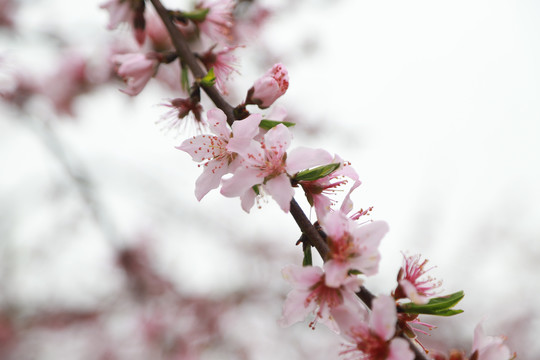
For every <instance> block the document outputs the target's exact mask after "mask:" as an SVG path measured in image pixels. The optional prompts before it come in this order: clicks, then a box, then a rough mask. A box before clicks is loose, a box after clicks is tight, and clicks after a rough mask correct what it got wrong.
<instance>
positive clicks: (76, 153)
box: [0, 0, 540, 360]
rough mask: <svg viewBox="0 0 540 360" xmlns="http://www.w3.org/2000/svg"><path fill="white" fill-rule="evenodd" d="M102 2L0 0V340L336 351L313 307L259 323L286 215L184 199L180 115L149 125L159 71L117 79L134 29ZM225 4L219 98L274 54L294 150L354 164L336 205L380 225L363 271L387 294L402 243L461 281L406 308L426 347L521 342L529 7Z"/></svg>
mask: <svg viewBox="0 0 540 360" xmlns="http://www.w3.org/2000/svg"><path fill="white" fill-rule="evenodd" d="M164 3H165V4H166V5H168V6H170V7H171V8H178V9H183V8H186V7H187V8H189V7H191V6H192V3H191V2H188V1H172V0H171V1H165V2H164ZM99 5H100V2H99V1H84V2H75V1H66V0H49V1H43V0H24V1H23V0H21V1H15V0H12V1H8V0H0V92H1V93H2V94H3V98H0V100H1V101H0V358H2V359H4V358H5V359H63V358H75V359H128V358H129V359H306V358H310V359H328V358H337V353H338V352H339V349H340V347H339V346H340V345H339V344H340V339H339V338H338V337H337V336H336V335H334V334H333V333H332V332H330V331H328V330H327V329H326V328H325V327H324V326H318V327H317V329H316V331H311V330H310V329H309V328H308V327H307V324H306V323H303V324H297V325H294V326H292V327H291V328H287V329H281V328H280V327H279V326H278V325H277V323H276V321H277V319H278V318H279V316H280V313H281V306H282V302H283V299H284V298H285V295H286V293H287V292H288V290H289V287H288V285H287V283H285V282H284V281H283V280H282V278H281V273H280V271H281V268H283V267H284V266H285V265H287V264H289V263H300V262H301V257H302V256H301V249H300V248H299V247H295V246H294V244H295V242H296V240H297V239H298V237H299V235H300V234H299V230H298V228H297V227H296V225H295V223H294V221H293V219H292V217H291V216H290V215H287V214H284V213H282V212H281V211H280V210H279V208H278V207H277V205H276V204H274V203H273V202H272V201H271V200H269V201H268V202H267V203H263V204H262V209H254V210H253V211H252V213H251V214H246V213H244V212H243V211H242V210H241V208H240V202H239V200H238V199H228V198H223V197H221V196H220V195H219V192H217V191H214V192H212V193H210V194H209V195H208V196H206V197H205V198H204V199H203V200H202V201H201V202H200V203H199V202H197V201H196V199H195V197H194V194H193V191H194V182H195V179H196V178H197V177H198V175H199V171H200V169H199V168H198V167H197V166H196V164H195V163H193V162H192V161H191V159H190V157H189V156H188V155H187V154H185V153H183V152H180V151H178V150H176V149H175V148H174V146H176V145H179V144H180V143H181V141H182V140H183V137H185V136H187V135H193V134H194V131H195V130H194V129H193V128H189V126H187V129H183V132H179V131H178V129H172V130H171V131H166V128H167V119H164V120H163V116H164V114H165V113H166V112H167V110H168V109H167V108H166V107H164V106H162V105H160V104H163V103H164V102H165V101H166V99H171V98H174V97H179V96H182V94H181V92H180V90H178V89H177V84H176V83H175V81H174V80H173V81H171V79H175V78H174V73H163V74H158V77H157V79H155V80H152V81H151V82H150V83H149V85H148V86H147V87H146V88H145V89H144V91H143V92H142V93H141V94H140V95H138V96H137V97H133V98H132V97H129V96H127V95H126V94H123V93H121V92H120V91H118V89H121V88H124V87H125V85H124V84H123V83H122V81H121V80H120V79H117V78H115V76H114V71H113V69H112V66H111V63H110V56H111V54H113V53H121V52H127V51H130V49H133V48H134V47H135V46H136V45H135V42H134V40H133V39H132V37H133V36H132V34H131V30H130V29H128V28H127V27H126V28H120V29H118V30H115V31H112V32H111V31H107V29H106V25H107V23H108V14H107V12H106V11H105V10H103V9H100V8H99ZM149 7H150V6H149ZM237 15H238V16H239V20H238V24H237V36H238V39H237V41H238V43H240V44H243V45H245V47H243V48H239V49H237V55H238V58H239V64H238V71H239V73H238V74H235V75H233V77H232V78H231V81H230V86H229V89H230V93H229V95H228V100H229V101H230V102H231V103H232V104H238V103H240V102H241V101H242V100H243V99H244V96H245V92H246V90H247V89H248V88H249V87H250V86H251V84H252V83H253V81H254V80H255V79H257V78H258V77H259V76H260V75H261V74H262V73H263V72H264V71H266V69H267V68H269V67H270V66H271V65H272V64H274V63H275V62H282V63H283V64H285V66H286V67H287V68H288V70H289V76H290V87H289V90H288V92H287V94H286V95H285V96H284V97H282V98H281V99H279V100H278V104H279V105H282V106H284V107H285V108H286V109H287V111H288V113H289V118H288V120H290V121H294V122H296V123H297V126H296V127H295V128H294V136H295V139H294V141H293V147H295V146H312V147H322V148H325V149H327V150H328V151H330V152H334V153H337V154H339V155H340V156H341V157H343V158H344V159H347V160H349V161H350V162H352V164H353V166H354V167H355V169H356V170H357V172H358V173H359V174H360V178H361V180H362V182H363V184H362V186H361V187H360V188H359V189H358V190H357V191H356V194H354V197H353V200H354V201H355V205H356V206H357V207H363V208H366V207H368V206H373V207H374V209H373V211H372V214H371V217H372V218H373V219H382V220H386V221H387V222H388V223H389V224H390V228H391V231H390V233H389V234H388V235H387V236H386V237H385V239H384V240H383V242H382V246H381V253H382V261H381V266H380V274H378V275H377V276H375V277H373V278H370V279H368V281H367V287H368V288H369V289H370V290H371V291H372V292H374V293H375V294H383V293H388V292H389V291H391V290H392V289H393V288H394V287H395V277H396V274H397V271H398V269H399V267H400V265H401V261H402V260H401V259H402V255H401V251H406V252H408V253H410V254H414V253H421V254H422V255H423V256H424V257H425V258H428V259H429V260H430V264H432V265H435V266H436V268H435V269H434V270H432V275H434V276H436V277H437V278H438V279H441V280H443V287H444V289H445V292H447V293H450V292H455V291H458V290H464V291H465V294H466V296H465V298H464V300H463V301H462V302H461V303H460V304H459V307H460V308H462V309H463V310H465V312H464V313H463V314H461V315H459V316H456V317H452V318H442V319H438V318H431V317H429V316H428V317H425V318H423V320H424V321H426V322H428V323H432V324H435V325H437V328H436V329H434V330H432V331H431V336H429V337H423V338H422V339H423V343H424V344H425V345H427V347H428V348H433V349H435V350H440V351H446V350H448V349H452V348H459V349H464V350H466V351H469V350H470V347H471V342H472V334H473V329H474V326H475V325H476V324H477V323H478V322H479V321H480V320H482V319H485V323H484V327H485V329H486V332H487V333H488V334H490V335H499V334H504V335H506V336H507V337H508V339H507V343H508V345H509V346H510V348H511V349H512V350H513V351H516V352H517V354H518V358H519V359H530V360H533V359H538V358H540V344H539V343H538V341H536V336H537V335H538V334H539V333H540V319H539V316H538V315H539V310H538V309H537V306H536V302H537V301H536V299H537V298H538V296H539V295H540V285H539V281H538V279H539V266H538V264H539V263H540V222H539V220H540V188H539V186H538V184H540V165H539V164H540V141H539V137H540V126H539V121H540V107H539V100H540V86H539V84H540V73H539V67H538V65H537V64H538V63H539V61H540V41H539V40H540V28H539V25H538V24H539V22H538V19H539V18H540V4H539V3H538V2H536V1H532V0H530V1H526V0H520V1H509V0H506V1H503V0H501V1H480V0H473V1H470V0H469V1H459V0H458V1H453V2H451V3H443V2H433V1H419V0H412V1H407V2H403V1H378V2H368V1H357V0H356V1H355V0H337V1H336V0H335V1H328V0H327V1H323V0H297V1H285V0H281V1H276V0H274V1H270V0H267V1H243V2H241V3H240V4H239V6H238V7H237ZM146 45H148V44H146ZM146 45H145V46H146ZM171 65H174V64H171ZM160 71H161V70H160ZM170 71H171V72H174V69H173V68H172V66H171V69H170ZM171 74H172V75H171ZM203 101H205V100H203ZM204 105H205V106H204V107H205V110H208V109H210V108H211V106H210V104H208V103H204ZM160 119H162V120H160ZM300 196H301V194H300V193H298V198H300ZM304 205H306V204H305V203H304ZM305 209H306V212H308V213H309V210H308V209H307V207H305ZM312 217H313V218H314V214H312Z"/></svg>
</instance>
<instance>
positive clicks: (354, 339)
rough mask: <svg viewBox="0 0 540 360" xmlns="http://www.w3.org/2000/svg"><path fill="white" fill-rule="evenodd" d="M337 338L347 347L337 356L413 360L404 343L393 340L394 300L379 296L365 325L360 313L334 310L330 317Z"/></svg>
mask: <svg viewBox="0 0 540 360" xmlns="http://www.w3.org/2000/svg"><path fill="white" fill-rule="evenodd" d="M332 314H333V315H334V318H335V320H336V322H337V324H338V326H339V329H340V330H341V334H342V336H343V338H344V339H346V340H347V341H348V342H349V344H345V346H346V350H344V351H342V352H341V353H340V354H341V355H346V356H348V357H349V358H351V359H363V360H413V359H414V353H413V351H412V350H411V349H410V348H409V344H408V343H407V341H406V340H405V339H401V338H394V335H395V331H396V321H397V312H396V304H395V302H394V300H393V299H392V298H391V297H389V296H379V297H378V298H376V299H375V300H373V309H372V312H371V316H370V318H369V320H368V321H366V317H365V314H364V313H354V312H350V311H349V310H348V309H346V308H338V309H336V310H335V311H334V312H333V313H332Z"/></svg>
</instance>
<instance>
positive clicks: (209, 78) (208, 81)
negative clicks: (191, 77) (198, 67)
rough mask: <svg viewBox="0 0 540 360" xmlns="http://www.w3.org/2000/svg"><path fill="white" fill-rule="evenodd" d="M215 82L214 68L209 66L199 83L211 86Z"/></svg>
mask: <svg viewBox="0 0 540 360" xmlns="http://www.w3.org/2000/svg"><path fill="white" fill-rule="evenodd" d="M215 83H216V75H214V68H210V70H208V73H207V74H206V75H205V76H204V77H203V78H202V79H201V81H200V84H201V85H203V86H213V85H214V84H215Z"/></svg>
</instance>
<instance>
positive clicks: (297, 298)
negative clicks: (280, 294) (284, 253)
mask: <svg viewBox="0 0 540 360" xmlns="http://www.w3.org/2000/svg"><path fill="white" fill-rule="evenodd" d="M282 273H283V277H284V278H285V279H286V280H287V281H289V282H290V283H291V284H292V285H293V289H292V290H291V291H290V292H289V294H288V295H287V299H286V300H285V303H284V304H283V315H282V317H281V319H280V323H281V325H283V326H289V325H292V324H294V323H296V322H299V321H302V320H304V318H305V317H306V316H307V315H308V314H310V313H313V314H314V315H315V320H314V321H312V322H311V323H310V327H312V328H314V327H315V324H316V323H317V322H318V321H321V322H322V323H323V324H325V325H326V326H328V328H330V329H332V330H334V331H336V332H338V328H337V325H336V323H335V321H334V318H333V316H332V312H333V310H334V309H336V308H338V307H344V308H346V309H348V310H349V311H350V312H352V313H360V312H362V311H365V310H364V308H363V306H362V304H361V303H360V302H359V300H358V298H357V297H356V295H355V292H357V291H359V290H360V285H361V280H360V279H359V278H357V277H352V276H351V277H349V278H348V279H347V281H345V282H344V283H343V284H342V285H341V286H339V287H329V286H327V285H326V282H325V280H324V278H325V275H324V273H323V271H322V269H321V268H320V267H317V266H305V267H302V266H298V265H289V266H287V267H285V268H284V269H283V271H282Z"/></svg>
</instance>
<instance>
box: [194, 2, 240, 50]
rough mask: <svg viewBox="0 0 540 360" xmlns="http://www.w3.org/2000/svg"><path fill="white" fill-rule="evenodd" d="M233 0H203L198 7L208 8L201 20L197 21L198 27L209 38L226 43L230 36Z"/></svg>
mask: <svg viewBox="0 0 540 360" xmlns="http://www.w3.org/2000/svg"><path fill="white" fill-rule="evenodd" d="M234 5H235V4H234V0H214V1H211V0H203V1H201V2H200V3H199V5H197V8H199V9H208V13H207V14H206V17H205V19H204V20H203V21H201V22H198V23H197V25H198V26H199V29H200V30H201V31H202V32H203V33H205V34H206V35H207V36H208V37H209V38H210V39H212V40H214V41H217V42H218V43H220V44H224V43H228V42H230V41H231V38H232V27H233V24H234V22H233V15H232V11H233V10H234Z"/></svg>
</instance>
